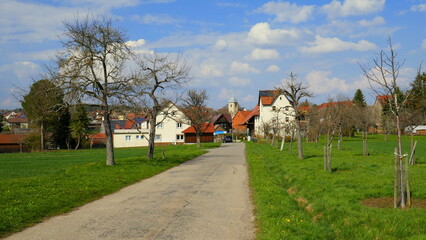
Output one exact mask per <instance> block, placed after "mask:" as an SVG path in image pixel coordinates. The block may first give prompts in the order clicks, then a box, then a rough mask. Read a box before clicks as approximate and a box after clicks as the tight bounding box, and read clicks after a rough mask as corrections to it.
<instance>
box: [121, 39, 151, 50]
mask: <svg viewBox="0 0 426 240" xmlns="http://www.w3.org/2000/svg"><path fill="white" fill-rule="evenodd" d="M145 43H146V42H145V39H138V40H136V41H127V42H126V44H127V46H129V47H130V48H136V47H140V46H143V45H145Z"/></svg>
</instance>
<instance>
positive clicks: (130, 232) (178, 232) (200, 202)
mask: <svg viewBox="0 0 426 240" xmlns="http://www.w3.org/2000/svg"><path fill="white" fill-rule="evenodd" d="M253 220H254V217H253V215H252V206H251V204H250V199H249V189H248V176H247V167H246V162H245V157H244V144H242V143H229V144H223V145H222V147H220V148H217V149H213V150H211V151H210V152H209V153H207V154H205V155H203V156H201V157H198V158H196V159H194V160H191V161H188V162H186V163H184V164H182V165H180V166H177V167H175V168H172V169H170V170H168V171H166V172H164V173H162V174H159V175H157V176H155V177H152V178H150V179H146V180H143V181H141V182H139V183H136V184H134V185H131V186H129V187H126V188H124V189H122V190H120V191H119V192H117V193H114V194H111V195H108V196H106V197H104V198H102V199H100V200H97V201H95V202H92V203H89V204H87V205H85V206H83V207H81V208H79V209H78V210H75V211H73V212H71V213H69V214H65V215H61V216H57V217H53V218H51V219H49V220H47V221H45V222H43V223H40V224H37V225H35V226H34V227H31V228H28V229H26V230H24V231H23V232H20V233H17V234H15V235H12V236H10V237H9V238H6V239H8V240H15V239H31V240H46V239H49V240H50V239H60V240H64V239H76V240H77V239H78V240H82V239H90V240H93V239H114V240H118V239H185V240H191V239H194V240H202V239H212V240H222V239H223V240H231V239H242V240H243V239H244V240H246V239H254V226H253Z"/></svg>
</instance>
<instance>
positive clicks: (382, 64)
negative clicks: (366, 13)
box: [360, 37, 410, 209]
mask: <svg viewBox="0 0 426 240" xmlns="http://www.w3.org/2000/svg"><path fill="white" fill-rule="evenodd" d="M388 44H389V52H385V51H384V50H382V51H380V53H379V56H378V57H377V58H375V59H373V64H372V65H360V66H361V69H362V71H363V74H364V76H365V77H366V78H367V80H368V81H369V83H370V86H371V89H372V90H373V92H374V93H375V94H377V95H387V96H390V97H389V98H387V99H386V104H387V106H388V107H389V111H390V112H391V113H392V116H393V118H394V120H395V125H396V131H397V135H398V147H397V148H396V152H395V162H394V164H395V171H394V173H395V174H394V207H395V208H397V207H398V206H399V207H400V208H402V209H404V208H406V207H407V204H408V205H409V204H410V203H409V202H407V196H409V195H410V192H409V184H408V176H407V175H408V169H404V166H405V165H406V166H408V165H407V164H403V159H404V155H403V153H402V141H401V113H402V111H403V109H404V107H405V106H406V103H407V100H408V99H409V97H410V92H407V94H406V95H405V96H401V95H400V94H398V92H399V91H400V90H399V87H398V80H399V71H400V69H401V67H402V66H403V63H404V62H399V61H398V60H397V56H398V54H397V53H396V52H395V50H394V49H393V46H392V41H391V38H390V37H389V39H388ZM398 195H399V199H398ZM398 200H399V204H398Z"/></svg>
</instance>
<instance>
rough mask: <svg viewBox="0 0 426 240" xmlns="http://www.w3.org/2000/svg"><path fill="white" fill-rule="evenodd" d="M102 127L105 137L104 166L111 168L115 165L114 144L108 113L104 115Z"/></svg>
mask: <svg viewBox="0 0 426 240" xmlns="http://www.w3.org/2000/svg"><path fill="white" fill-rule="evenodd" d="M104 126H105V135H106V164H107V165H109V166H112V165H115V161H114V142H113V139H112V130H111V120H110V117H109V113H108V112H106V113H105V115H104Z"/></svg>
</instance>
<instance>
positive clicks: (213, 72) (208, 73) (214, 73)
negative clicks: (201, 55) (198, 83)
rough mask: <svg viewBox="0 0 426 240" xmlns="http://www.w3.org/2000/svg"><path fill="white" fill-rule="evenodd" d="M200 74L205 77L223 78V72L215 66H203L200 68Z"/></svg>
mask: <svg viewBox="0 0 426 240" xmlns="http://www.w3.org/2000/svg"><path fill="white" fill-rule="evenodd" d="M199 74H200V75H201V76H203V77H221V76H222V71H221V70H220V68H219V67H218V66H216V65H214V64H208V63H207V64H202V65H201V66H200V68H199Z"/></svg>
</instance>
